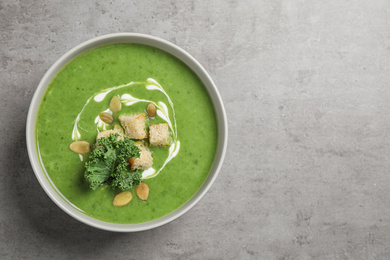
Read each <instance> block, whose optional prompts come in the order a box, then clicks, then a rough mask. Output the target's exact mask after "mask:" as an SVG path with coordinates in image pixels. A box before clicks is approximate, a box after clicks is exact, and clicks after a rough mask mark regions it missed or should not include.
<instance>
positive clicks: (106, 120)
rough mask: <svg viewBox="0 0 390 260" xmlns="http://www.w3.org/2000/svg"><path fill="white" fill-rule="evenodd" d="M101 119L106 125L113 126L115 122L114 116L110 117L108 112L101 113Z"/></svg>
mask: <svg viewBox="0 0 390 260" xmlns="http://www.w3.org/2000/svg"><path fill="white" fill-rule="evenodd" d="M99 117H100V119H101V120H102V121H103V122H104V123H106V124H109V125H110V124H112V123H113V122H114V118H113V117H112V115H110V114H109V113H107V112H101V113H100V114H99Z"/></svg>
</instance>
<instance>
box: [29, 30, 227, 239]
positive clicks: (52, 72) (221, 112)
mask: <svg viewBox="0 0 390 260" xmlns="http://www.w3.org/2000/svg"><path fill="white" fill-rule="evenodd" d="M113 43H139V44H144V45H149V46H152V47H155V48H158V49H161V50H164V51H166V52H168V53H170V54H172V55H173V56H175V57H176V58H178V59H179V60H181V61H182V62H184V63H185V64H187V66H189V67H190V68H191V69H192V70H193V71H194V72H195V74H197V76H198V77H199V78H200V79H201V80H202V82H203V84H204V86H205V87H206V88H207V90H208V93H209V95H210V97H211V100H212V102H213V105H214V109H215V112H216V116H217V121H218V147H217V152H216V155H215V159H214V163H213V165H212V167H211V170H210V172H209V175H208V177H207V178H206V180H205V182H204V183H203V185H202V187H201V188H200V189H199V190H198V192H197V193H196V194H195V195H194V196H193V197H192V198H191V199H190V200H189V201H188V202H187V203H185V204H184V205H182V206H181V207H180V208H178V209H176V210H175V211H173V212H171V213H170V214H168V215H166V216H163V217H161V218H159V219H155V220H152V221H149V222H145V223H139V224H114V223H108V222H104V221H100V220H97V219H94V218H92V217H89V216H87V215H85V214H83V213H81V212H80V211H78V210H76V209H75V208H74V207H72V206H71V205H70V204H69V203H68V202H67V200H66V198H65V197H64V196H63V195H62V194H61V193H60V192H59V190H58V189H57V188H56V187H55V185H54V184H53V182H52V181H51V180H50V177H49V176H48V175H46V174H45V173H44V171H43V170H42V168H41V166H40V163H39V159H38V154H37V148H36V143H35V134H34V132H35V123H36V117H37V112H38V108H39V104H40V102H41V99H42V96H43V95H44V93H45V90H46V88H47V86H48V85H49V83H50V82H51V80H52V79H53V78H54V77H55V76H56V74H57V73H58V72H59V71H60V69H61V68H62V67H64V66H65V65H66V64H67V63H69V62H70V61H71V60H73V59H74V58H76V57H77V56H79V55H80V54H81V53H84V52H86V51H88V50H90V49H93V48H96V47H98V46H102V45H106V44H113ZM227 135H228V126H227V118H226V113H225V109H224V106H223V103H222V99H221V97H220V95H219V93H218V90H217V88H216V86H215V84H214V82H213V81H212V79H211V78H210V76H209V75H208V73H207V72H206V71H205V69H204V68H203V67H202V66H201V65H200V64H199V63H198V62H197V61H196V60H195V59H194V58H193V57H192V56H191V55H189V54H188V53H187V52H185V51H184V50H182V49H181V48H179V47H177V46H176V45H174V44H172V43H170V42H168V41H165V40H162V39H160V38H156V37H153V36H149V35H144V34H137V33H116V34H109V35H104V36H101V37H97V38H94V39H92V40H89V41H86V42H84V43H82V44H80V45H78V46H76V47H75V48H73V49H72V50H70V51H68V52H67V53H66V54H65V55H63V56H62V57H61V58H60V59H59V60H57V61H56V62H55V63H54V64H53V66H51V68H50V69H49V70H48V71H47V72H46V74H45V75H44V76H43V78H42V80H41V82H40V83H39V85H38V88H37V89H36V91H35V94H34V96H33V99H32V101H31V104H30V108H29V112H28V117H27V126H26V138H27V150H28V155H29V158H30V162H31V165H32V168H33V170H34V172H35V175H36V177H37V179H38V181H39V183H40V184H41V186H42V188H43V189H44V190H45V192H46V193H47V195H48V196H49V197H50V198H51V199H52V200H53V201H54V202H55V203H56V204H57V205H58V206H59V207H60V208H61V209H62V210H64V211H65V212H66V213H68V214H69V215H70V216H72V217H74V218H75V219H77V220H79V221H81V222H83V223H85V224H88V225H90V226H93V227H95V228H99V229H103V230H108V231H117V232H135V231H142V230H147V229H151V228H155V227H158V226H161V225H163V224H166V223H168V222H171V221H172V220H174V219H176V218H178V217H180V216H181V215H183V214H184V213H185V212H187V211H188V210H189V209H191V208H192V207H193V206H194V205H195V204H196V203H197V202H198V201H199V200H200V199H201V198H202V197H203V196H204V195H205V193H206V192H207V191H208V189H209V188H210V186H211V185H212V183H213V182H214V180H215V179H216V177H217V175H218V172H219V170H220V168H221V166H222V163H223V159H224V157H225V153H226V147H227Z"/></svg>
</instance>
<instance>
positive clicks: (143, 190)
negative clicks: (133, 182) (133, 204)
mask: <svg viewBox="0 0 390 260" xmlns="http://www.w3.org/2000/svg"><path fill="white" fill-rule="evenodd" d="M135 192H136V193H137V196H138V198H139V199H140V200H142V201H145V200H147V199H148V196H149V186H148V185H147V184H146V183H145V182H143V181H141V183H140V184H139V185H137V187H136V188H135Z"/></svg>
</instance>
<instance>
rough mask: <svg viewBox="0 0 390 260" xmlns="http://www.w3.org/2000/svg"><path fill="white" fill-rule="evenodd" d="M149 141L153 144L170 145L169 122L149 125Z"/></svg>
mask: <svg viewBox="0 0 390 260" xmlns="http://www.w3.org/2000/svg"><path fill="white" fill-rule="evenodd" d="M149 135H150V137H149V143H150V145H153V146H166V145H169V143H170V140H169V128H168V124H167V123H163V124H157V125H150V126H149Z"/></svg>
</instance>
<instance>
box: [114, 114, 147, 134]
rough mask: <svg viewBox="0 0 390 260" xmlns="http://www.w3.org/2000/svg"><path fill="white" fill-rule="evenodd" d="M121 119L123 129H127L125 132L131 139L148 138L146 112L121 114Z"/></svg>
mask: <svg viewBox="0 0 390 260" xmlns="http://www.w3.org/2000/svg"><path fill="white" fill-rule="evenodd" d="M118 119H119V121H120V122H121V125H122V127H123V129H125V134H126V135H127V137H129V138H130V139H138V140H141V139H145V138H148V133H147V132H146V129H145V124H146V114H145V113H142V114H138V115H120V116H119V118H118Z"/></svg>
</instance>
